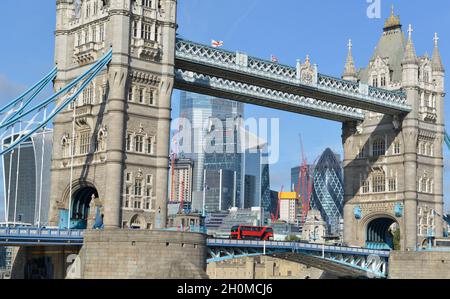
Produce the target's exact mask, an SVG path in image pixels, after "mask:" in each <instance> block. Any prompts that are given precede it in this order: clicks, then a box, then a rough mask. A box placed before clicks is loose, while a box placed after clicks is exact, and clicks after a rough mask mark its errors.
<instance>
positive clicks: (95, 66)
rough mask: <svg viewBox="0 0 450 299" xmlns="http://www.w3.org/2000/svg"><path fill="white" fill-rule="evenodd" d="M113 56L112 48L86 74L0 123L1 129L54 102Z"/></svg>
mask: <svg viewBox="0 0 450 299" xmlns="http://www.w3.org/2000/svg"><path fill="white" fill-rule="evenodd" d="M111 58H112V50H109V51H108V53H107V54H106V55H105V56H104V57H103V58H102V59H100V60H99V61H98V62H96V63H95V64H94V65H93V66H92V67H91V68H90V69H88V70H87V71H86V72H85V73H84V74H82V75H81V76H80V77H78V78H77V79H75V80H74V81H72V82H71V83H70V84H68V85H67V86H66V87H64V88H63V89H61V90H60V91H58V92H57V93H56V94H54V95H53V96H51V97H49V98H48V99H46V100H44V101H43V102H42V103H40V104H38V105H36V106H34V107H33V108H30V109H29V110H27V111H25V112H22V113H21V115H17V116H15V117H13V118H11V119H10V120H8V121H6V122H5V123H2V124H1V125H0V129H4V128H6V127H10V126H11V125H14V124H16V123H17V122H18V121H19V120H20V119H21V118H22V117H24V116H27V115H29V114H31V113H32V112H34V111H39V110H41V109H42V108H44V107H46V106H48V105H49V104H50V103H52V102H53V101H54V100H55V99H56V98H58V97H59V96H60V95H61V94H64V93H66V92H67V91H69V90H70V89H72V88H73V87H74V86H76V85H77V84H78V83H79V82H80V81H82V80H83V79H84V78H85V77H87V76H88V75H89V74H90V73H92V72H93V71H95V70H96V69H97V68H98V67H99V66H101V67H103V66H104V65H105V64H104V62H105V61H107V63H109V61H111Z"/></svg>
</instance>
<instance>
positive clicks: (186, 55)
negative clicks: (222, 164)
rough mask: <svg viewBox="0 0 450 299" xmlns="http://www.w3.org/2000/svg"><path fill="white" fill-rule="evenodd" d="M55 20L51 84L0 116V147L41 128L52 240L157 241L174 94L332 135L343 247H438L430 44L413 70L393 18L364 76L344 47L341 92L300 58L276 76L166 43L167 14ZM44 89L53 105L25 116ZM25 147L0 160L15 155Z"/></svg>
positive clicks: (61, 13)
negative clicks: (48, 150) (49, 137)
mask: <svg viewBox="0 0 450 299" xmlns="http://www.w3.org/2000/svg"><path fill="white" fill-rule="evenodd" d="M56 7H57V11H56V15H57V18H56V19H57V24H56V31H55V62H56V64H57V71H56V72H55V71H52V72H51V73H50V74H49V75H48V76H46V77H45V78H44V79H43V80H41V81H40V82H39V83H38V84H37V85H36V86H33V87H32V88H31V89H30V90H29V92H27V93H26V94H24V95H22V96H20V97H19V98H18V99H16V100H14V101H12V102H11V104H10V105H8V106H6V107H5V108H4V109H2V110H0V113H2V114H3V116H4V119H3V121H2V122H1V123H0V128H1V129H2V130H3V131H4V133H5V132H10V131H11V132H12V133H13V135H14V132H18V131H22V130H21V129H23V128H22V125H23V124H24V123H25V121H27V123H28V124H29V126H30V127H29V129H31V131H33V130H39V129H42V128H45V126H48V125H49V123H50V122H53V126H54V142H53V143H54V146H53V153H52V158H53V162H52V178H51V194H52V195H51V199H50V201H51V204H50V206H51V207H50V222H49V225H50V226H58V225H59V226H61V225H63V226H64V225H65V228H73V227H74V226H83V228H91V227H93V226H94V225H98V226H99V227H102V226H103V225H104V227H105V229H106V230H107V231H111V233H112V234H114V232H116V233H117V232H118V229H123V228H125V229H126V228H130V227H133V228H136V227H137V228H140V229H142V230H158V229H164V228H165V226H166V223H167V200H168V196H167V189H168V188H167V185H168V182H167V180H168V179H167V178H168V165H169V138H170V120H171V115H170V113H171V97H172V91H173V89H174V88H179V89H183V90H188V91H194V92H198V93H204V94H209V95H214V96H219V97H224V98H229V99H234V100H238V101H243V102H247V103H252V104H256V105H261V106H265V107H271V108H274V109H279V110H285V111H291V112H295V113H299V114H304V115H310V116H315V117H320V118H324V119H331V120H335V121H339V122H342V123H343V135H342V138H343V147H344V172H345V182H344V183H345V208H344V220H345V229H344V239H345V242H346V243H347V244H350V245H355V246H361V247H366V246H369V247H373V248H386V247H387V248H392V244H391V242H390V240H389V238H388V237H387V235H388V230H389V229H391V228H392V224H396V226H397V227H398V228H399V229H400V236H401V237H400V247H401V249H402V250H410V251H414V250H416V249H417V248H418V247H419V246H420V245H421V244H422V242H424V240H426V239H427V238H428V236H429V235H428V232H430V231H431V232H432V233H433V235H434V236H437V237H439V236H442V235H443V225H444V224H443V221H442V218H441V217H439V216H438V215H443V154H442V151H443V146H442V145H443V141H444V96H445V88H444V76H445V70H444V67H443V64H442V60H441V56H440V53H439V48H438V37H437V35H436V36H435V39H434V40H435V43H434V50H433V56H432V57H431V58H430V57H428V56H427V55H424V56H421V57H419V56H417V54H416V51H415V48H414V43H413V38H412V32H413V31H412V27H411V26H410V27H409V29H408V34H407V37H406V38H405V35H404V33H403V31H402V25H401V23H400V18H399V17H398V16H396V15H395V14H394V11H392V13H391V15H390V17H389V18H388V19H387V20H386V23H385V26H384V28H383V32H382V36H381V38H380V41H379V43H378V46H377V47H376V50H375V53H374V54H373V56H372V58H371V60H370V62H369V64H368V66H367V67H366V68H361V69H360V70H358V71H357V70H356V67H355V61H354V58H353V55H352V47H353V45H352V44H351V43H349V49H348V50H349V51H348V57H347V62H346V64H345V69H344V74H343V79H339V78H334V77H332V76H328V75H323V74H320V73H319V72H318V67H317V66H316V65H314V64H312V63H311V61H310V59H309V57H308V58H307V59H306V61H305V62H304V63H301V61H297V64H296V65H295V66H287V65H282V64H277V63H273V62H270V61H266V60H263V59H259V58H255V57H251V56H249V55H247V54H245V53H243V52H239V51H235V52H231V51H226V50H223V49H217V48H211V47H209V46H205V45H201V44H198V43H195V42H191V41H187V40H184V39H177V38H176V28H177V19H176V8H177V1H175V0H160V1H145V2H144V1H139V0H114V1H112V0H111V1H100V0H98V1H96V0H94V1H84V0H81V1H79V0H78V1H74V0H57V1H56ZM55 76H56V78H55ZM53 78H55V80H54V90H55V95H54V96H52V97H51V98H49V99H48V100H46V101H44V102H43V103H40V104H36V106H34V107H33V106H32V103H33V101H34V100H36V97H37V95H38V94H39V92H40V90H41V89H42V86H44V85H45V84H48V83H49V82H50V81H51V79H53ZM50 105H54V108H53V110H52V113H50V114H47V113H46V112H45V111H46V109H47V108H48V106H50ZM24 107H28V108H26V109H25V108H24ZM29 107H32V108H29ZM24 109H25V110H24ZM43 111H44V112H43ZM26 117H28V119H27V118H26ZM30 119H31V120H30ZM36 124H37V125H36ZM33 126H34V127H33ZM28 131H29V132H30V130H28ZM26 138H28V137H27V136H20V138H19V139H18V140H16V142H15V143H13V144H12V145H10V146H9V147H8V148H7V149H5V150H4V151H3V154H5V153H7V152H12V151H20V143H21V142H22V141H23V140H26ZM133 190H134V191H135V192H132V191H133ZM100 215H103V217H100ZM7 221H8V219H7ZM98 222H101V223H98ZM63 228H64V227H63ZM117 234H119V233H117Z"/></svg>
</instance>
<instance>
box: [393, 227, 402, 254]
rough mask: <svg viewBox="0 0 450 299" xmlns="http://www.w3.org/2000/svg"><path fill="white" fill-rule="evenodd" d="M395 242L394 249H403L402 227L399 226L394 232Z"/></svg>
mask: <svg viewBox="0 0 450 299" xmlns="http://www.w3.org/2000/svg"><path fill="white" fill-rule="evenodd" d="M393 243H394V250H395V251H398V250H401V245H400V229H399V228H397V230H396V231H395V232H394V238H393Z"/></svg>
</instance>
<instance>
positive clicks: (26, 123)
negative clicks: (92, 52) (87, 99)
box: [0, 49, 112, 156]
mask: <svg viewBox="0 0 450 299" xmlns="http://www.w3.org/2000/svg"><path fill="white" fill-rule="evenodd" d="M111 59H112V49H110V50H109V51H108V52H107V53H106V54H105V55H104V56H103V57H102V58H101V59H100V60H98V61H97V62H96V63H94V64H93V65H92V66H90V67H89V68H88V69H87V70H86V71H85V72H84V73H83V74H82V75H81V76H80V77H78V78H76V79H75V80H73V81H72V82H71V83H69V84H68V85H66V86H65V87H64V88H62V89H61V90H59V91H58V92H56V93H55V94H54V95H52V96H50V97H48V98H47V99H44V100H42V101H37V100H36V97H37V96H38V95H39V93H40V92H41V91H42V90H43V89H44V88H45V86H46V85H47V84H48V83H49V82H51V81H52V80H54V79H55V77H56V75H57V69H56V68H54V69H53V70H52V71H51V72H50V73H49V74H48V75H46V76H45V77H44V78H43V79H41V80H40V81H39V82H38V83H36V84H35V85H34V86H32V87H31V88H30V89H29V90H27V91H26V92H24V93H23V94H22V95H20V96H19V97H18V98H16V99H14V100H13V101H11V102H10V103H8V104H7V105H6V106H5V107H3V108H1V109H0V118H1V121H0V137H1V138H0V139H3V137H4V136H6V134H8V133H11V135H14V132H16V133H17V134H18V136H15V137H14V140H13V142H12V143H11V144H10V145H9V146H8V147H5V148H3V149H2V150H1V152H0V156H1V155H4V154H7V153H9V152H11V151H14V150H15V149H16V148H17V147H19V146H20V144H22V143H23V142H24V141H26V140H28V139H29V138H30V137H31V136H32V135H33V134H34V133H36V132H37V131H39V130H41V129H44V128H45V127H46V126H48V125H49V123H50V122H51V121H52V120H53V119H54V118H55V117H56V115H58V113H60V112H61V111H63V110H64V109H66V108H67V107H68V106H69V105H70V104H71V103H73V102H74V101H75V100H76V99H77V97H78V96H79V95H80V94H81V93H82V92H83V90H84V89H85V88H86V87H87V86H88V85H89V84H90V83H91V82H92V80H93V79H94V78H95V77H96V76H97V75H98V73H100V72H101V71H102V69H103V68H104V67H105V66H106V65H108V64H109V62H110V61H111ZM33 101H36V102H37V104H35V105H34V106H32V105H31V104H32V103H33ZM49 109H51V110H50V112H49V113H47V110H49ZM18 127H20V128H19V129H18Z"/></svg>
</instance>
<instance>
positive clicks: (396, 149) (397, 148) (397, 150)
mask: <svg viewBox="0 0 450 299" xmlns="http://www.w3.org/2000/svg"><path fill="white" fill-rule="evenodd" d="M400 154H401V144H400V142H395V143H394V155H400Z"/></svg>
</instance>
